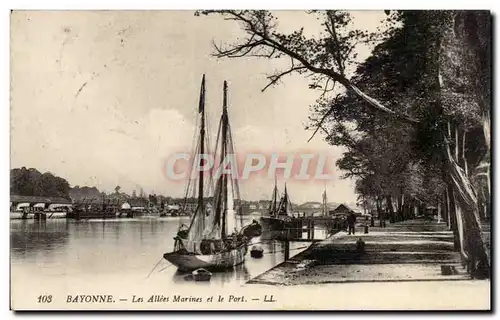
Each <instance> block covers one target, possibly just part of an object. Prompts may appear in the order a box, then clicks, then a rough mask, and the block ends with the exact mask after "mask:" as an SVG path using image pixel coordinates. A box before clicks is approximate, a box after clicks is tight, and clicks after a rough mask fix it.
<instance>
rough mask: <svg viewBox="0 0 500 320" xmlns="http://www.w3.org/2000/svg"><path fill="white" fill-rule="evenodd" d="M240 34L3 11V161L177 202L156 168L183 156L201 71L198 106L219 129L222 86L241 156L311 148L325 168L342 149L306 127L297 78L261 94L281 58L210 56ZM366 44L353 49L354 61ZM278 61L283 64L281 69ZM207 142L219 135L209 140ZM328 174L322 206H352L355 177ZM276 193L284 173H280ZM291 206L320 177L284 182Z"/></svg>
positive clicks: (184, 22) (256, 187) (104, 17)
mask: <svg viewBox="0 0 500 320" xmlns="http://www.w3.org/2000/svg"><path fill="white" fill-rule="evenodd" d="M275 14H276V16H278V18H279V29H280V30H283V31H289V30H294V29H298V28H300V27H301V26H304V28H305V32H306V34H307V33H309V34H317V33H318V32H319V30H320V26H319V25H318V22H317V21H316V20H315V19H313V18H311V17H309V16H308V15H306V14H305V13H303V12H299V11H286V12H283V11H282V12H276V13H275ZM353 16H354V18H355V22H356V25H357V26H360V27H363V28H366V29H368V30H372V31H373V30H375V28H376V27H377V26H379V25H380V21H381V20H382V19H383V18H384V14H383V12H375V11H358V12H353ZM238 36H242V33H241V31H240V29H239V27H238V25H237V24H236V23H234V22H231V21H224V20H222V19H221V18H220V17H216V16H208V17H206V16H201V17H195V16H194V14H193V12H191V11H78V12H76V11H54V12H50V11H17V12H14V13H13V14H12V15H11V111H10V115H11V168H19V167H23V166H25V167H28V168H30V167H33V168H37V169H38V170H39V171H41V172H45V171H50V172H52V173H54V174H56V175H58V176H61V177H64V178H65V179H67V180H68V181H69V183H70V185H72V186H75V185H79V186H84V185H87V186H96V187H98V188H99V189H100V190H103V191H106V192H110V191H112V190H114V188H115V186H117V185H119V186H120V187H121V188H122V190H123V191H125V192H128V193H131V192H132V191H133V190H140V189H141V188H142V189H143V190H144V192H146V193H153V192H154V193H157V194H164V195H168V196H173V197H181V196H183V194H184V186H183V185H182V183H181V184H180V183H179V182H174V181H171V180H168V179H167V178H166V177H165V175H164V174H163V173H162V169H163V167H164V163H165V161H166V159H168V157H169V156H170V155H171V154H172V153H173V152H175V151H184V152H189V151H190V150H191V148H192V146H191V145H192V139H193V134H194V132H195V130H196V129H195V128H196V121H195V120H196V113H197V107H198V96H199V86H200V80H201V76H202V74H206V77H207V101H206V110H207V113H208V116H207V117H208V122H209V124H210V125H211V131H210V134H211V135H215V134H216V132H215V131H216V128H217V125H218V117H219V116H220V112H221V106H222V83H223V81H224V80H227V81H228V83H229V114H230V122H231V127H232V131H233V140H234V143H235V145H236V149H237V151H239V152H247V151H250V150H251V151H255V150H259V151H261V152H264V153H270V152H273V151H277V152H291V151H297V150H308V151H311V152H314V153H316V152H323V153H326V154H327V155H328V161H330V164H333V163H334V162H335V161H336V160H337V159H338V158H340V157H341V155H342V153H343V152H344V150H343V149H341V148H338V147H333V146H329V145H328V144H327V143H326V142H324V140H323V138H322V137H321V136H320V135H318V136H317V137H315V138H314V139H313V140H312V141H311V142H309V143H308V142H307V140H308V139H309V137H310V135H311V132H310V131H306V130H305V129H304V125H305V123H307V119H308V115H309V112H310V111H309V106H310V105H311V104H313V103H314V101H315V100H316V99H317V98H318V96H319V93H318V92H317V91H312V90H310V89H308V82H307V80H306V79H304V78H302V77H301V76H300V75H292V76H288V77H286V78H284V79H283V81H282V83H280V84H279V85H278V86H274V87H272V88H269V89H267V90H266V91H265V92H261V89H262V88H263V87H264V86H265V85H266V84H267V79H266V74H269V73H271V72H273V71H274V70H276V69H277V68H280V67H281V66H284V65H283V62H276V61H269V60H266V59H255V58H253V59H216V58H215V57H213V56H211V53H213V46H212V45H213V42H214V41H215V42H216V43H227V42H231V41H233V40H234V39H235V38H236V37H238ZM369 52H370V51H369V49H367V48H361V49H360V52H359V56H360V58H366V57H367V56H368V54H369ZM285 65H286V64H285ZM213 140H215V139H213ZM342 174H343V173H342V172H340V171H339V170H338V169H335V170H334V171H333V179H331V180H328V181H327V183H326V188H327V194H328V199H329V201H332V202H347V203H353V202H355V199H356V197H355V194H354V181H352V180H350V179H345V180H343V179H340V177H341V175H342ZM278 180H279V181H278V185H279V188H280V189H282V188H283V184H284V182H285V181H284V179H282V178H280V177H278ZM286 183H287V186H288V191H289V193H290V197H291V200H292V201H293V202H295V203H303V202H306V201H321V194H322V192H323V190H324V189H325V182H324V181H312V180H309V181H305V182H304V181H297V180H294V179H288V180H287V181H286ZM272 188H273V179H272V178H271V179H269V178H267V177H256V178H253V179H249V180H246V181H242V182H241V183H240V191H241V195H242V198H243V199H247V200H258V199H268V198H270V196H271V191H272Z"/></svg>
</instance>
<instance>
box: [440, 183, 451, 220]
mask: <svg viewBox="0 0 500 320" xmlns="http://www.w3.org/2000/svg"><path fill="white" fill-rule="evenodd" d="M441 200H442V203H443V220H444V222H445V223H446V226H447V227H449V226H450V219H449V216H450V215H449V205H450V203H449V202H448V199H447V198H446V191H445V192H443V194H442V195H441Z"/></svg>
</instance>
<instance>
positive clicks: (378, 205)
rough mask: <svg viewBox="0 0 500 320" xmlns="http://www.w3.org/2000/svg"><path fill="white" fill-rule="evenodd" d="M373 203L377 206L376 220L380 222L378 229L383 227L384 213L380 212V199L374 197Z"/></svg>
mask: <svg viewBox="0 0 500 320" xmlns="http://www.w3.org/2000/svg"><path fill="white" fill-rule="evenodd" d="M375 203H376V206H377V213H378V219H379V222H380V227H383V226H384V223H383V221H384V220H385V216H384V213H383V212H382V205H381V203H380V197H376V199H375Z"/></svg>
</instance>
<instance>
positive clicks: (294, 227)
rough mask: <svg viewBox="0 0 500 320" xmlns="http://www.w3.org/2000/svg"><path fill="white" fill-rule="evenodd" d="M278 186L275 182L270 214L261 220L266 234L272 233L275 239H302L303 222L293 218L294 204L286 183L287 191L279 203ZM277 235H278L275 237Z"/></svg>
mask: <svg viewBox="0 0 500 320" xmlns="http://www.w3.org/2000/svg"><path fill="white" fill-rule="evenodd" d="M277 197H278V186H277V183H276V179H275V180H274V189H273V195H272V201H271V205H270V208H269V214H268V215H265V216H262V217H261V218H260V221H261V224H262V227H263V229H264V232H266V231H268V232H270V234H271V236H272V237H273V238H300V237H301V235H302V220H301V219H300V218H296V217H293V216H292V213H291V209H292V204H291V202H290V198H289V196H288V192H287V188H286V183H285V191H284V193H283V195H282V196H281V198H280V201H279V202H277ZM275 233H278V234H277V235H276V236H275Z"/></svg>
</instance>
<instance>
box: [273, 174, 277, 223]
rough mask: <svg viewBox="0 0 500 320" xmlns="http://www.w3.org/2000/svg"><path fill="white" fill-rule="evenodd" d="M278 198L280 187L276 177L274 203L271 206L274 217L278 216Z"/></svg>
mask: <svg viewBox="0 0 500 320" xmlns="http://www.w3.org/2000/svg"><path fill="white" fill-rule="evenodd" d="M277 197H278V185H277V182H276V176H274V189H273V200H272V201H273V202H272V204H271V212H272V213H273V215H275V216H276V215H277V212H276V202H277V201H278V199H277Z"/></svg>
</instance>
